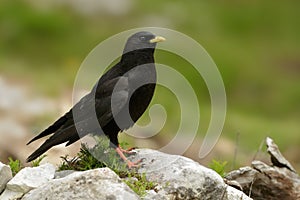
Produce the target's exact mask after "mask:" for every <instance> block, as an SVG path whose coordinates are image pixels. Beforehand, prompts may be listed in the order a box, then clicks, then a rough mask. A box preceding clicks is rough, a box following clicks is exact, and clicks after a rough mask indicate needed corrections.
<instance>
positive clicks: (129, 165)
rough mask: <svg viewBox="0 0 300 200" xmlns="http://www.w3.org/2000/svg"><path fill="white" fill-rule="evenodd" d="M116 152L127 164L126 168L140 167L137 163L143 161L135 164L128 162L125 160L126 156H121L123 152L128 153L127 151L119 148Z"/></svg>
mask: <svg viewBox="0 0 300 200" xmlns="http://www.w3.org/2000/svg"><path fill="white" fill-rule="evenodd" d="M116 151H117V153H118V154H119V155H120V157H121V158H122V159H123V160H124V161H125V162H126V163H127V166H128V168H134V167H140V165H139V163H141V162H142V161H143V160H142V159H141V160H138V161H136V162H132V161H130V160H128V159H127V158H126V156H125V155H124V154H123V152H124V151H125V152H124V153H126V151H128V150H124V149H121V148H120V147H117V148H116ZM129 152H131V151H129Z"/></svg>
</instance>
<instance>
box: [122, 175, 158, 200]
mask: <svg viewBox="0 0 300 200" xmlns="http://www.w3.org/2000/svg"><path fill="white" fill-rule="evenodd" d="M124 182H125V183H126V184H127V185H128V186H129V187H130V188H131V189H132V190H133V191H134V192H135V193H137V194H138V195H139V196H141V197H143V196H144V195H145V194H146V190H152V189H155V186H156V184H155V183H154V182H151V181H148V180H147V179H146V175H145V174H142V175H139V174H137V173H131V174H128V178H127V179H125V180H124Z"/></svg>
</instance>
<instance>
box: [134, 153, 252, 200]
mask: <svg viewBox="0 0 300 200" xmlns="http://www.w3.org/2000/svg"><path fill="white" fill-rule="evenodd" d="M131 159H134V160H139V159H143V167H141V168H140V169H139V170H138V172H139V173H145V175H146V177H147V179H148V180H149V181H153V182H155V183H157V184H158V185H160V189H158V192H157V193H158V195H160V194H161V195H162V196H166V198H167V199H203V200H206V199H224V200H225V199H230V200H233V199H237V200H249V199H251V198H249V197H248V196H246V195H245V194H244V193H242V192H241V191H239V190H237V189H235V188H231V187H230V186H228V185H226V184H225V183H224V181H223V179H222V177H221V176H219V175H218V174H217V173H216V172H215V171H213V170H211V169H208V168H206V167H204V166H202V165H200V164H199V163H197V162H195V161H193V160H191V159H189V158H186V157H183V156H178V155H169V154H165V153H162V152H159V151H155V150H150V149H141V150H137V154H136V155H135V156H133V157H131ZM152 196H153V194H152Z"/></svg>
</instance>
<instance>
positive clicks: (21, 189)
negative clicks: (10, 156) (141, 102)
mask: <svg viewBox="0 0 300 200" xmlns="http://www.w3.org/2000/svg"><path fill="white" fill-rule="evenodd" d="M130 159H132V160H139V159H143V165H142V166H141V167H140V168H139V169H138V170H137V171H138V173H139V174H143V175H145V176H146V178H147V180H149V181H151V182H154V183H155V184H156V186H155V189H153V190H148V191H146V194H145V195H144V196H143V197H140V196H138V195H137V194H136V193H135V192H134V191H133V190H131V189H130V188H129V187H128V186H127V185H126V184H125V183H124V181H123V180H122V179H121V178H120V177H119V176H118V175H117V174H116V173H115V172H113V171H112V170H110V169H109V168H99V169H94V170H88V171H82V172H79V171H60V172H56V171H55V166H54V165H52V164H49V163H47V164H43V165H41V166H39V167H26V168H24V169H22V170H21V171H20V172H19V173H17V174H16V175H15V176H14V177H12V174H11V170H10V168H9V167H8V166H7V165H4V164H2V163H0V194H1V195H0V200H12V199H22V200H29V199H30V200H46V199H47V200H52V199H53V200H54V199H55V200H57V199H76V200H80V199H82V200H83V199H95V200H96V199H97V200H98V199H107V200H118V199H120V200H121V199H130V200H134V199H148V200H156V199H157V200H169V199H170V200H171V199H172V200H173V199H174V200H180V199H202V200H206V199H223V200H226V199H228V200H250V199H251V198H249V197H248V196H247V195H245V194H244V193H243V192H241V191H239V190H237V189H235V188H233V187H231V186H229V185H227V184H226V183H225V182H224V180H223V178H222V177H221V176H219V175H218V174H217V173H216V172H215V171H213V170H211V169H208V168H206V167H204V166H202V165H200V164H199V163H197V162H195V161H193V160H191V159H189V158H186V157H183V156H178V155H170V154H165V153H162V152H159V151H155V150H150V149H138V150H136V154H135V155H134V156H132V157H131V158H130Z"/></svg>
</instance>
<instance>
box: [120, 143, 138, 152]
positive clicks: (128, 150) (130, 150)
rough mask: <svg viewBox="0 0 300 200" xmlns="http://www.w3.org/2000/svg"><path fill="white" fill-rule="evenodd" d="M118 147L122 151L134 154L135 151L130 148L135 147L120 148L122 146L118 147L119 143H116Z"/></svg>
mask: <svg viewBox="0 0 300 200" xmlns="http://www.w3.org/2000/svg"><path fill="white" fill-rule="evenodd" d="M118 148H119V149H120V150H121V151H122V152H123V153H127V154H135V152H134V151H132V150H134V149H135V147H131V148H129V149H122V148H121V147H120V145H118Z"/></svg>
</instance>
